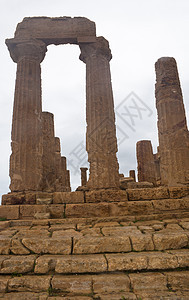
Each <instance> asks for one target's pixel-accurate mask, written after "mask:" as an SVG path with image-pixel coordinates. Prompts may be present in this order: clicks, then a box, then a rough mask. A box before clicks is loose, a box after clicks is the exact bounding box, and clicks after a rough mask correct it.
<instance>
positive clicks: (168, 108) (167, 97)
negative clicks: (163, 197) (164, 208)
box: [155, 57, 189, 186]
mask: <svg viewBox="0 0 189 300" xmlns="http://www.w3.org/2000/svg"><path fill="white" fill-rule="evenodd" d="M155 69H156V108H157V112H158V134H159V151H160V173H161V183H162V184H164V185H169V186H171V185H179V184H185V183H187V182H189V133H188V129H187V124H186V116H185V109H184V104H183V97H182V91H181V87H180V81H179V75H178V71H177V65H176V61H175V59H174V58H172V57H162V58H160V59H159V60H158V61H157V62H156V64H155Z"/></svg>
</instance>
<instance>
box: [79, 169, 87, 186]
mask: <svg viewBox="0 0 189 300" xmlns="http://www.w3.org/2000/svg"><path fill="white" fill-rule="evenodd" d="M80 170H81V186H85V185H86V184H87V170H88V168H80Z"/></svg>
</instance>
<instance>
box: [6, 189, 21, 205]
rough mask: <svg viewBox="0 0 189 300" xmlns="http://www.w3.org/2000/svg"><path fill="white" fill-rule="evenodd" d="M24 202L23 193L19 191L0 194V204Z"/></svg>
mask: <svg viewBox="0 0 189 300" xmlns="http://www.w3.org/2000/svg"><path fill="white" fill-rule="evenodd" d="M25 202H26V200H25V195H24V194H23V193H21V192H17V193H8V194H5V195H2V205H19V204H24V203H25Z"/></svg>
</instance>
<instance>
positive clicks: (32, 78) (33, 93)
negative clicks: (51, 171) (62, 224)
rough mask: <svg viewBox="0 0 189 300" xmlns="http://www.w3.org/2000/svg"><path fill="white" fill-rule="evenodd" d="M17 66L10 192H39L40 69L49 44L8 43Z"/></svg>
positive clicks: (30, 41) (40, 176) (40, 132)
mask: <svg viewBox="0 0 189 300" xmlns="http://www.w3.org/2000/svg"><path fill="white" fill-rule="evenodd" d="M6 44H7V46H8V49H9V51H10V55H11V57H12V59H13V61H14V62H16V63H17V74H16V86H15V97H14V108H13V120H12V135H11V138H12V143H11V147H12V154H11V158H10V177H11V184H10V189H11V191H12V192H13V191H22V190H25V191H26V190H33V191H35V190H39V184H40V182H41V178H42V148H43V147H42V117H41V113H42V108H41V106H42V105H41V67H40V63H41V62H42V60H43V59H44V56H45V53H46V45H45V44H44V43H43V42H42V41H39V40H35V39H32V40H24V41H22V40H20V41H19V40H16V39H9V40H6Z"/></svg>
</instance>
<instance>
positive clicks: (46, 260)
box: [34, 255, 59, 274]
mask: <svg viewBox="0 0 189 300" xmlns="http://www.w3.org/2000/svg"><path fill="white" fill-rule="evenodd" d="M58 258H59V256H58V255H57V256H55V255H42V256H39V257H38V258H37V259H36V263H35V269H34V273H36V274H46V273H48V272H49V271H54V269H55V266H56V261H57V259H58Z"/></svg>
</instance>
